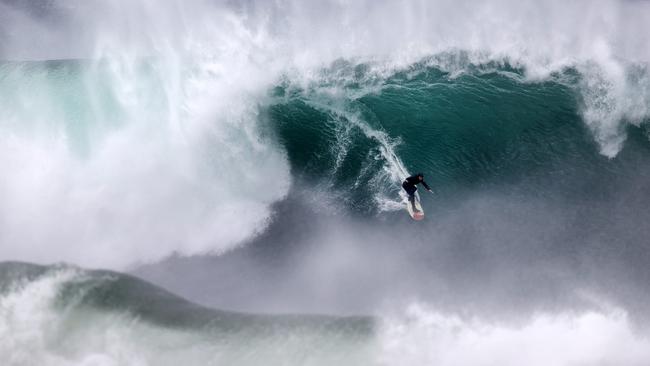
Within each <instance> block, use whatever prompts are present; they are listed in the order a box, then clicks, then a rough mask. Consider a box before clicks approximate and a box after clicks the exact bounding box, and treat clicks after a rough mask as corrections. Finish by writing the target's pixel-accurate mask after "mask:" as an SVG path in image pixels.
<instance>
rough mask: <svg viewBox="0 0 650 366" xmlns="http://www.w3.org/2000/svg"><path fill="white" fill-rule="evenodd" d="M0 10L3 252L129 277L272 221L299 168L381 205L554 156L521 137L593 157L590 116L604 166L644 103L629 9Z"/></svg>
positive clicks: (512, 5) (468, 5)
mask: <svg viewBox="0 0 650 366" xmlns="http://www.w3.org/2000/svg"><path fill="white" fill-rule="evenodd" d="M0 14H2V15H0V20H2V22H1V23H2V25H1V26H0V57H1V58H2V59H4V60H6V61H4V62H3V63H2V66H1V69H0V89H1V90H2V95H3V98H2V100H1V101H0V128H1V129H2V137H1V138H0V156H1V157H0V170H2V172H3V180H2V182H1V183H0V199H2V201H3V205H2V208H0V235H1V236H0V240H1V241H2V244H3V245H2V249H1V250H2V252H0V255H1V256H2V257H4V258H12V259H24V260H33V261H39V262H48V261H53V260H65V261H71V262H74V263H80V264H81V263H82V264H87V265H91V266H109V267H114V268H115V267H116V268H120V267H124V266H127V265H132V264H134V263H139V262H149V261H155V260H158V259H160V258H163V257H165V256H168V255H170V254H172V253H178V254H181V255H192V254H199V253H207V252H221V251H224V250H227V249H229V248H232V247H233V246H235V245H238V244H239V243H242V241H244V240H246V239H248V238H250V237H251V236H254V235H256V234H257V233H259V232H261V231H263V230H264V228H265V226H266V224H267V223H268V221H269V220H270V219H271V215H272V210H271V208H270V204H272V203H273V202H275V201H277V200H279V199H282V198H283V197H284V196H285V195H286V194H287V192H288V190H289V187H290V185H291V183H292V181H294V180H295V179H296V174H295V173H304V172H305V168H309V166H308V165H309V164H314V165H315V171H318V172H320V173H319V174H318V175H317V176H316V180H317V183H316V185H319V186H320V187H321V188H323V190H324V191H328V192H330V191H332V188H334V189H333V191H334V194H335V195H337V194H340V193H339V192H343V193H341V194H342V199H341V197H337V198H334V200H335V201H343V202H345V203H346V204H347V207H352V208H354V209H358V210H359V211H361V212H378V211H383V210H390V209H395V208H397V207H399V205H400V204H401V203H400V201H399V197H398V193H397V191H398V189H395V188H394V187H395V184H396V183H397V182H398V181H399V180H400V179H402V178H403V176H404V175H406V174H407V173H408V172H409V171H410V170H413V169H416V166H421V165H423V164H424V166H425V169H428V170H429V171H430V170H435V171H440V172H441V173H442V174H443V175H442V176H440V178H434V179H440V180H441V182H440V183H441V184H442V185H443V187H444V183H445V182H444V179H446V178H449V181H450V182H452V183H459V184H462V183H463V182H467V181H476V180H478V179H480V176H481V174H483V173H485V174H488V175H489V174H495V170H498V169H499V166H500V165H499V164H501V163H503V162H504V161H507V160H508V159H521V160H519V161H520V162H526V161H533V162H540V161H543V160H545V159H547V158H548V157H549V156H550V157H551V158H552V157H553V156H555V155H552V154H550V155H548V153H547V152H540V151H541V150H535V149H534V146H535V145H536V144H537V145H539V144H542V143H544V144H546V143H548V142H549V141H550V142H552V143H549V145H551V146H557V144H556V145H553V142H556V141H558V140H556V139H550V138H549V139H540V138H539V136H540V134H534V133H531V135H527V134H526V133H525V129H527V128H528V129H532V130H535V131H537V132H540V131H541V134H546V135H547V136H549V135H553V134H554V133H555V132H556V131H559V133H560V134H561V135H562V134H565V133H566V136H565V137H563V138H560V141H561V142H562V144H564V146H569V150H570V149H571V146H573V144H577V145H579V147H578V148H577V151H578V154H579V155H580V154H582V155H583V156H591V155H589V154H587V153H584V152H585V151H587V150H588V149H589V147H585V146H588V143H586V142H584V141H582V138H583V137H584V136H585V134H584V133H583V132H581V131H579V129H580V127H579V126H582V125H581V124H582V123H583V124H584V126H587V131H589V135H590V136H591V138H592V139H593V141H595V144H596V146H597V150H598V151H600V153H601V154H602V155H603V156H606V157H609V158H612V157H615V156H616V155H617V154H618V153H619V152H620V151H621V149H622V148H623V147H624V141H625V139H626V137H627V136H628V132H629V126H640V125H642V123H643V122H644V121H646V120H647V118H648V105H650V103H648V101H649V100H650V91H649V90H650V88H649V85H650V83H649V82H648V72H647V62H648V60H650V54H648V51H647V49H646V48H645V47H642V46H641V45H644V44H645V42H646V41H647V34H648V32H647V31H646V30H647V24H648V22H646V20H647V18H648V16H649V14H650V7H649V5H648V4H647V3H645V2H638V1H597V2H593V1H577V2H572V3H570V4H566V3H563V2H560V1H551V2H544V3H539V2H533V1H523V2H522V1H516V2H515V1H505V0H504V1H496V2H490V3H484V4H475V3H473V2H457V1H438V2H428V1H411V2H407V3H404V2H397V1H390V0H386V1H361V2H339V1H326V2H319V3H317V4H316V3H312V2H302V1H289V0H286V1H276V2H266V1H259V2H257V1H249V2H230V1H199V0H196V1H189V2H187V1H171V2H165V3H164V4H160V3H156V2H151V1H144V0H142V1H135V2H134V1H111V2H93V3H92V4H91V3H88V2H85V1H72V2H69V1H68V2H57V1H53V2H47V3H43V4H32V3H29V2H16V1H3V2H2V3H0ZM60 59H64V60H63V61H52V60H60ZM549 83H550V84H549ZM472 96H474V97H475V99H474V101H473V102H470V99H471V98H472ZM547 98H551V99H550V100H553V101H554V103H545V101H547ZM524 106H525V107H524ZM524 108H528V109H529V110H528V112H530V113H531V114H526V113H524V112H523V110H524ZM531 110H534V111H535V112H534V113H536V114H535V115H533V114H532V113H533V112H531ZM452 111H453V112H452ZM292 113H293V114H294V115H291V114H292ZM445 113H447V115H445ZM450 113H454V114H456V115H455V116H454V115H451V114H450ZM400 115H401V117H400ZM287 116H288V117H287ZM434 117H435V118H434ZM452 117H453V118H452ZM436 118H437V119H436ZM441 120H442V122H444V123H448V125H446V126H445V125H444V123H443V124H440V122H441ZM486 121H487V122H489V123H494V124H493V125H492V126H496V128H495V129H487V128H484V126H481V127H479V126H478V125H479V124H480V123H483V122H486ZM436 123H438V124H436ZM567 126H568V127H567ZM423 128H425V130H426V131H427V132H428V135H426V136H428V138H429V140H426V142H425V141H424V140H419V137H420V135H419V133H420V132H419V131H423V130H422V129H423ZM554 128H557V130H554ZM566 129H568V130H569V131H568V132H567V130H566ZM310 131H311V132H312V133H313V135H307V136H308V138H305V134H306V133H309V132H310ZM639 131H641V132H639ZM643 131H644V130H638V129H637V130H634V129H633V132H634V133H637V134H641V135H642V134H643V133H644V132H643ZM431 139H440V140H439V143H438V144H435V143H433V142H431V141H430V140H431ZM527 139H531V140H532V142H530V141H528V140H527ZM481 140H483V141H488V142H489V143H496V148H494V147H489V148H488V147H487V145H488V144H486V145H484V146H482V147H480V146H478V145H477V142H478V141H481ZM576 140H580V141H579V142H578V143H574V141H576ZM518 143H521V144H523V145H522V146H528V147H530V146H532V147H533V149H532V150H528V149H523V148H521V146H517V144H518ZM445 144H447V145H445ZM526 144H528V145H526ZM425 145H426V146H425ZM326 146H329V147H331V148H326ZM432 146H433V149H431V147H432ZM445 147H446V148H445ZM443 148H445V149H443ZM310 149H311V150H310ZM319 149H320V150H319ZM436 149H438V150H436ZM531 151H532V152H531ZM440 154H447V155H445V156H447V158H446V159H442V158H440ZM540 154H541V155H540ZM571 154H572V152H571V150H570V152H569V153H568V155H571ZM499 156H501V160H499V159H500V158H499ZM314 157H316V158H318V157H320V158H322V159H326V160H327V161H325V162H319V161H318V159H315V158H314ZM594 159H596V158H594ZM596 160H597V159H596ZM303 163H304V164H303ZM305 164H306V165H305ZM524 165H525V164H524ZM449 166H452V167H449ZM522 166H523V165H519V166H518V167H516V168H521V167H522ZM422 170H424V169H422ZM328 172H329V173H328ZM332 172H333V174H332V176H331V177H330V176H326V175H327V174H330V173H332ZM496 174H500V172H497V173H496ZM444 175H446V177H445V176H444ZM464 175H465V177H464V178H462V177H463V176H464ZM308 178H314V176H313V175H312V176H311V177H308ZM326 178H327V179H326ZM329 178H331V179H329ZM459 181H460V182H459ZM366 182H369V184H366ZM346 187H347V188H349V187H351V188H350V189H346ZM350 191H351V192H352V193H350ZM330 193H331V192H330ZM328 194H329V193H328Z"/></svg>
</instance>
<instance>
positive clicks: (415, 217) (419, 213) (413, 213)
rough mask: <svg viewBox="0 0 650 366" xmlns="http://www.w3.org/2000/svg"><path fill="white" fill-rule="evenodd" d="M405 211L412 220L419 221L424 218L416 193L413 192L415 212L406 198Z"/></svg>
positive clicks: (418, 196)
mask: <svg viewBox="0 0 650 366" xmlns="http://www.w3.org/2000/svg"><path fill="white" fill-rule="evenodd" d="M406 210H407V211H408V212H409V215H411V217H412V218H413V220H416V221H420V220H422V219H423V218H424V210H423V209H422V205H420V195H419V194H418V192H415V210H413V204H411V202H410V201H409V200H408V198H407V199H406Z"/></svg>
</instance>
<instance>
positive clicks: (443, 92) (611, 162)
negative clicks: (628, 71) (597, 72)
mask: <svg viewBox="0 0 650 366" xmlns="http://www.w3.org/2000/svg"><path fill="white" fill-rule="evenodd" d="M488 66H490V65H488ZM342 68H343V69H344V70H339V69H337V67H336V66H334V67H333V68H332V69H327V70H324V71H323V78H322V80H320V81H317V82H314V83H313V84H311V85H309V86H308V87H306V88H305V87H298V86H295V87H294V86H293V85H291V83H287V85H285V86H282V87H278V88H276V89H275V90H274V95H275V96H276V98H277V99H278V101H276V103H275V104H273V105H271V106H270V107H269V110H268V113H269V116H270V119H271V124H272V125H273V126H274V128H275V129H276V131H277V134H278V136H279V139H280V140H281V142H282V144H283V146H284V147H285V148H286V149H287V151H288V156H289V159H290V161H291V167H292V170H293V172H294V174H299V175H304V176H307V177H308V178H309V179H311V180H314V181H322V180H327V181H328V182H330V183H331V186H332V187H334V188H335V189H339V190H344V191H345V190H348V189H350V188H351V190H350V195H349V196H348V197H349V202H350V205H351V206H352V207H354V208H355V209H358V210H360V211H376V206H373V199H372V195H373V192H376V191H377V190H379V189H382V188H386V187H385V186H390V185H391V184H393V185H395V186H396V187H397V188H394V189H392V190H391V191H392V193H393V194H395V191H397V190H399V189H398V188H399V187H398V185H397V184H396V183H398V182H394V181H391V180H384V181H380V182H377V181H376V179H375V178H376V176H377V175H378V174H381V171H382V169H386V166H387V165H389V163H388V162H387V161H386V159H385V158H384V157H382V154H381V153H380V150H381V148H382V143H381V142H380V141H378V140H377V139H374V138H372V137H371V136H368V134H367V133H364V131H363V128H370V129H372V130H374V131H381V132H382V133H385V135H386V137H387V141H388V143H389V145H391V146H392V148H393V150H394V152H395V154H396V155H397V156H398V157H399V158H400V159H401V161H402V162H403V163H404V166H405V168H406V169H407V170H408V172H410V173H415V172H417V171H422V172H424V173H425V176H426V180H427V181H428V182H429V183H431V185H432V186H433V187H435V190H436V191H437V192H438V193H439V194H440V195H442V196H444V197H446V196H449V195H462V194H464V193H466V192H468V191H471V190H472V189H477V188H480V187H483V186H495V185H496V186H498V185H508V184H514V183H518V182H521V181H526V180H527V184H528V189H529V190H531V191H535V190H540V189H541V190H544V188H545V186H546V185H547V184H548V181H549V179H551V180H552V179H561V178H562V177H564V178H566V177H568V176H572V175H585V174H586V175H590V174H591V175H595V176H596V175H597V176H601V177H602V175H609V176H610V177H612V178H614V177H615V176H617V175H620V174H623V175H624V174H625V172H627V173H628V174H629V173H631V172H632V171H633V169H634V165H635V164H636V163H637V160H635V159H633V158H629V156H630V155H635V154H637V155H638V154H639V153H640V154H644V152H647V149H648V148H649V147H650V144H649V143H648V140H647V138H645V135H647V129H646V127H645V126H644V125H643V124H641V127H635V126H631V127H628V132H629V136H630V138H629V141H628V145H627V147H626V151H624V152H623V153H622V154H621V156H619V157H616V158H613V159H609V158H607V157H604V156H603V155H601V154H600V152H599V146H598V144H597V143H596V141H595V139H594V136H593V134H592V131H591V130H590V129H589V128H587V126H586V125H585V123H584V120H583V117H582V114H581V111H582V109H583V105H584V103H583V100H582V96H581V94H580V85H581V78H582V76H581V75H580V74H579V73H578V72H577V71H576V70H572V69H568V70H565V71H564V72H563V73H562V74H557V75H553V76H552V77H551V78H549V79H547V80H542V81H530V80H527V79H526V78H525V76H524V74H523V70H518V69H513V68H511V67H508V66H507V65H506V66H498V67H494V66H490V67H472V68H469V69H467V70H465V71H463V72H461V73H457V74H456V73H451V72H446V71H444V70H442V69H440V68H436V67H433V66H427V65H426V64H415V65H412V66H411V67H409V68H408V69H406V70H400V71H397V72H394V73H391V74H390V75H387V76H383V77H373V76H372V75H368V73H367V72H364V70H367V69H368V68H364V65H357V66H353V65H350V64H345V66H342ZM332 75H335V77H334V79H335V80H334V81H332ZM319 82H320V83H319ZM332 90H336V91H335V92H333V91H332ZM388 169H390V168H388ZM540 177H542V178H543V179H538V178H540ZM378 184H379V185H384V187H378V186H377V185H378ZM568 188H569V189H568V191H572V190H571V189H570V187H568Z"/></svg>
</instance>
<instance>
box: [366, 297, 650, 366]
mask: <svg viewBox="0 0 650 366" xmlns="http://www.w3.org/2000/svg"><path fill="white" fill-rule="evenodd" d="M379 337H380V339H381V344H382V352H381V356H380V362H381V364H385V365H391V366H399V365H436V366H447V365H457V366H464V365H468V366H469V365H472V366H481V365H504V366H508V365H531V366H537V365H539V366H547V365H557V366H569V365H630V366H633V365H638V366H640V365H646V364H648V362H650V340H648V339H647V338H646V337H645V336H643V335H640V334H637V333H636V332H635V331H634V330H633V329H632V324H631V323H630V321H629V319H628V318H627V316H626V314H625V312H624V311H621V310H614V311H612V312H611V313H606V314H603V313H596V312H586V313H567V314H546V315H545V314H540V315H538V316H536V317H534V318H533V319H531V320H530V321H529V322H526V323H523V324H520V325H499V324H494V323H490V322H485V321H481V320H480V319H474V320H465V319H462V318H460V317H457V316H449V315H444V314H441V313H438V312H436V311H435V310H433V309H429V308H427V307H426V306H424V305H422V304H412V305H410V306H409V307H408V308H407V309H406V311H405V312H404V313H403V314H402V315H400V316H396V317H394V316H391V317H387V319H386V320H385V322H384V323H383V326H382V330H381V331H380V336H379Z"/></svg>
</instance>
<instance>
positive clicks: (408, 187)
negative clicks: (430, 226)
mask: <svg viewBox="0 0 650 366" xmlns="http://www.w3.org/2000/svg"><path fill="white" fill-rule="evenodd" d="M418 183H422V185H423V186H424V188H426V189H427V190H431V188H429V185H428V184H427V183H426V182H425V181H424V179H422V180H420V178H418V176H417V175H412V176H410V177H408V178H406V179H405V180H404V183H402V188H404V190H405V191H406V193H408V195H409V201H411V202H414V201H415V191H417V190H418V189H417V187H416V185H417V184H418Z"/></svg>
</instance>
